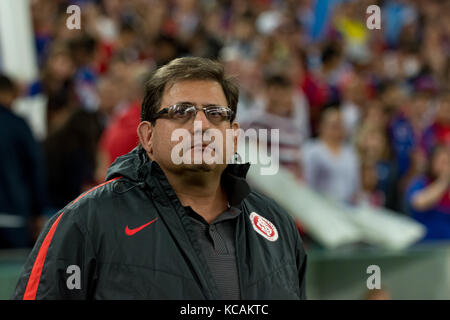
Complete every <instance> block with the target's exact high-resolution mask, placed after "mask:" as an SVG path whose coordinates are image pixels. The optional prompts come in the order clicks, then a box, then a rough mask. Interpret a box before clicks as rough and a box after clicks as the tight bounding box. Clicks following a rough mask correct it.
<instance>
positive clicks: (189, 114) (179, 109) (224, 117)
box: [151, 103, 234, 125]
mask: <svg viewBox="0 0 450 320" xmlns="http://www.w3.org/2000/svg"><path fill="white" fill-rule="evenodd" d="M199 110H202V111H203V112H204V113H205V115H206V118H207V119H208V120H209V122H211V123H212V124H215V125H218V124H221V123H222V122H224V121H231V119H232V117H233V114H234V112H233V110H231V109H230V108H229V107H224V106H207V107H204V108H200V109H197V107H196V106H195V105H194V104H191V103H177V104H174V105H172V106H170V107H168V108H164V109H162V110H160V111H158V112H157V113H155V114H154V115H153V116H152V120H151V121H152V122H155V121H156V119H159V118H161V117H162V116H163V115H165V114H167V117H168V118H169V119H172V120H175V121H179V122H181V123H186V122H187V121H189V120H192V119H195V117H196V116H197V112H198V111H199Z"/></svg>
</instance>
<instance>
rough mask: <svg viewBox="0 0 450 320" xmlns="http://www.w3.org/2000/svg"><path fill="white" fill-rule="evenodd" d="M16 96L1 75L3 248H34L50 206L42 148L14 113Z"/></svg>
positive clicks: (0, 214)
mask: <svg viewBox="0 0 450 320" xmlns="http://www.w3.org/2000/svg"><path fill="white" fill-rule="evenodd" d="M16 96H17V88H16V86H15V85H14V84H13V82H12V81H11V80H10V79H9V78H8V77H6V76H4V75H0V248H20V247H30V246H32V245H33V243H34V241H35V240H36V236H37V235H38V234H39V232H40V229H41V227H42V226H43V223H44V222H45V218H44V216H43V214H44V209H45V208H46V205H47V203H46V201H47V199H46V197H47V194H46V191H45V190H46V188H45V168H44V162H43V158H42V152H41V148H40V145H39V144H38V142H37V141H36V140H35V138H34V136H33V133H32V132H31V130H30V127H29V126H28V124H27V123H26V122H25V121H24V120H23V119H22V118H20V117H18V116H16V115H15V114H14V113H13V112H12V110H11V106H12V103H13V101H14V100H15V98H16ZM2 220H3V224H2V223H1V221H2Z"/></svg>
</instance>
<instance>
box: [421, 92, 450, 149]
mask: <svg viewBox="0 0 450 320" xmlns="http://www.w3.org/2000/svg"><path fill="white" fill-rule="evenodd" d="M437 144H444V145H447V146H449V145H450V92H446V93H444V94H442V96H441V97H440V99H439V105H438V110H437V113H436V116H435V119H434V122H433V123H432V124H431V125H430V126H429V127H428V128H427V130H426V131H425V134H424V139H423V147H424V149H425V150H426V151H427V152H429V151H430V149H431V148H432V147H433V146H435V145H437Z"/></svg>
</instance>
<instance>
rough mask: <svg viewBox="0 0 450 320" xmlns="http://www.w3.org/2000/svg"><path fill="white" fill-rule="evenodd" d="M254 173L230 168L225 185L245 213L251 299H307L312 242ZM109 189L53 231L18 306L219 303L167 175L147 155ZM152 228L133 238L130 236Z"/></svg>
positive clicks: (117, 170) (28, 270)
mask: <svg viewBox="0 0 450 320" xmlns="http://www.w3.org/2000/svg"><path fill="white" fill-rule="evenodd" d="M248 168H249V165H248V164H244V165H228V167H227V169H226V170H225V171H224V173H223V175H222V185H223V186H224V188H225V190H226V192H227V193H228V198H229V202H230V204H231V205H234V206H237V207H239V208H240V209H241V210H242V213H241V214H240V215H239V217H238V218H237V219H238V220H237V225H236V232H235V238H236V239H235V241H236V242H235V245H236V261H237V267H238V275H239V283H240V290H241V298H242V299H304V298H305V271H306V254H305V251H304V248H303V244H302V240H301V238H300V236H299V233H298V231H297V229H296V226H295V224H294V222H293V220H292V218H291V217H290V216H289V215H288V214H287V213H286V212H285V211H284V210H282V209H281V208H280V207H279V206H278V205H277V204H276V203H275V202H274V201H273V200H271V199H269V198H267V197H265V196H263V195H261V194H258V193H256V192H253V191H251V190H250V188H249V186H248V184H247V183H246V181H245V179H244V178H245V175H246V173H247V171H248ZM107 179H109V180H108V181H107V182H105V183H104V184H101V185H99V186H97V187H95V188H93V189H92V190H90V191H88V192H86V193H84V194H82V195H81V196H79V197H78V198H77V199H75V200H74V201H72V202H71V203H70V204H68V205H67V206H66V207H65V208H64V209H63V210H61V211H60V212H58V213H57V214H56V215H55V216H54V217H52V218H51V219H50V220H49V221H48V223H47V224H46V226H45V228H44V230H43V231H42V233H41V235H40V237H39V239H38V241H37V242H36V245H35V246H34V248H33V250H32V252H31V253H30V256H29V257H28V260H27V262H26V264H25V266H24V269H23V272H22V275H21V277H20V279H19V282H18V284H17V287H16V290H15V293H14V295H13V299H218V298H219V292H218V290H217V287H216V285H215V283H214V279H213V276H212V275H211V273H210V271H209V270H208V267H207V263H206V260H205V258H204V256H203V254H202V252H201V249H200V246H199V243H198V241H197V239H196V238H195V236H194V231H193V230H192V227H191V225H190V221H189V218H188V216H187V215H186V214H185V212H184V210H185V209H184V207H183V206H182V204H181V203H180V201H179V200H178V198H177V196H176V194H175V192H174V191H173V189H172V187H171V186H170V184H169V182H168V181H167V179H166V177H165V176H164V174H163V171H162V170H161V168H160V167H159V165H158V164H157V163H156V162H150V161H148V158H147V155H146V154H145V151H144V150H143V149H142V148H140V147H137V148H135V149H134V150H133V151H131V152H130V153H129V154H127V155H125V156H122V157H120V158H118V159H117V160H116V161H115V162H114V163H113V164H112V166H111V167H110V168H109V170H108V174H107ZM253 212H256V213H257V214H259V215H260V216H262V217H264V218H265V219H267V220H268V221H269V222H270V223H272V224H273V226H275V228H276V230H277V233H278V238H277V239H276V241H269V240H268V239H267V238H266V237H264V236H263V235H262V234H261V233H259V232H257V231H256V229H255V225H254V224H253V222H252V221H250V216H253V217H255V215H254V214H253V215H251V214H252V213H253ZM156 218H157V219H156ZM155 219H156V220H155ZM258 219H259V218H256V220H254V221H255V222H258V221H261V220H258ZM262 220H264V219H262ZM267 220H264V221H267ZM149 222H152V223H151V225H148V223H149ZM143 225H147V227H145V228H144V229H142V230H140V231H139V232H137V233H135V234H133V235H127V234H126V231H125V230H126V227H127V226H129V228H132V229H134V228H135V227H138V226H143ZM264 225H265V226H267V225H268V223H267V222H266V223H265V224H264V223H263V228H264ZM269 225H270V224H269ZM270 229H272V230H273V228H269V230H267V229H266V231H267V232H268V234H269V235H270V232H271V231H270ZM272 235H273V234H272ZM269 238H270V237H269ZM272 240H273V239H272ZM77 276H79V277H78V279H79V282H77V278H76V277H77Z"/></svg>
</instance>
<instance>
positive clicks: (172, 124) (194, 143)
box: [150, 80, 238, 172]
mask: <svg viewBox="0 0 450 320" xmlns="http://www.w3.org/2000/svg"><path fill="white" fill-rule="evenodd" d="M186 102H189V103H191V104H194V105H195V106H196V107H197V109H202V108H203V107H204V106H209V105H219V106H227V105H228V103H227V99H226V98H225V94H224V92H223V90H222V87H221V85H220V84H219V83H217V82H215V81H211V80H184V81H179V82H176V83H174V84H172V85H169V86H166V88H165V91H164V95H163V97H162V101H161V106H160V108H159V110H162V109H164V108H167V107H169V106H172V105H174V104H177V103H186ZM159 110H158V111H159ZM194 121H195V122H196V129H195V130H196V131H195V130H194ZM199 124H201V131H200V130H199V129H198V126H199ZM231 128H234V129H238V125H237V123H233V125H231V123H230V122H229V121H223V122H221V123H219V124H212V123H211V122H210V121H209V120H208V119H207V117H206V115H205V113H204V112H203V111H200V110H199V111H198V112H197V115H196V116H195V119H191V120H188V121H186V122H180V121H177V120H175V119H168V118H167V117H161V118H159V119H157V120H156V122H155V125H154V126H153V127H152V134H151V138H150V146H151V147H150V148H151V151H150V157H151V158H152V160H155V161H156V162H157V163H158V164H159V165H160V166H161V167H162V168H163V169H167V170H170V171H173V172H183V171H186V170H188V171H203V172H207V171H214V170H218V171H223V170H224V169H225V167H226V163H227V160H229V159H226V155H227V150H226V148H227V147H228V148H235V145H234V143H233V145H229V146H227V144H226V129H231ZM177 129H184V130H185V131H184V132H186V133H188V135H189V136H190V138H191V139H190V141H191V144H190V145H188V147H187V148H186V145H185V147H184V148H183V149H182V150H181V153H178V152H177V155H180V156H181V157H182V158H185V157H186V155H187V154H186V153H190V159H192V162H191V163H188V164H185V163H182V164H178V165H177V164H175V163H174V161H173V155H174V154H173V152H172V151H173V148H174V147H175V146H176V145H179V144H180V142H181V140H176V141H171V140H172V139H171V137H172V134H173V132H174V131H175V130H177ZM208 129H217V130H218V131H216V132H220V134H221V136H222V141H223V143H222V145H221V146H220V147H219V148H218V149H217V152H220V154H219V155H218V156H219V157H220V158H221V159H222V161H221V163H220V164H217V163H212V164H206V163H205V162H204V161H202V163H200V164H194V157H195V156H196V154H197V156H198V155H200V156H201V155H202V154H203V152H205V149H207V148H206V147H205V145H208V144H210V143H211V142H212V141H205V140H203V139H201V138H199V137H204V133H205V132H206V131H207V130H208ZM194 134H195V139H194ZM183 139H184V138H183ZM199 139H200V140H199ZM185 141H187V140H185ZM198 143H199V144H200V145H198ZM208 152H210V153H211V154H212V155H213V156H215V153H214V152H211V149H209V150H208ZM205 153H206V152H205ZM232 153H233V151H231V154H232ZM228 154H230V153H228Z"/></svg>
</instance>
